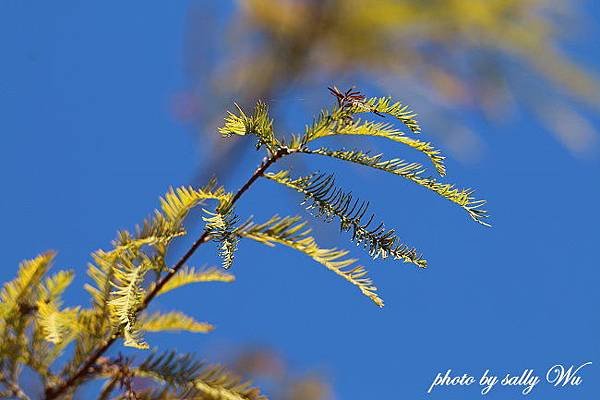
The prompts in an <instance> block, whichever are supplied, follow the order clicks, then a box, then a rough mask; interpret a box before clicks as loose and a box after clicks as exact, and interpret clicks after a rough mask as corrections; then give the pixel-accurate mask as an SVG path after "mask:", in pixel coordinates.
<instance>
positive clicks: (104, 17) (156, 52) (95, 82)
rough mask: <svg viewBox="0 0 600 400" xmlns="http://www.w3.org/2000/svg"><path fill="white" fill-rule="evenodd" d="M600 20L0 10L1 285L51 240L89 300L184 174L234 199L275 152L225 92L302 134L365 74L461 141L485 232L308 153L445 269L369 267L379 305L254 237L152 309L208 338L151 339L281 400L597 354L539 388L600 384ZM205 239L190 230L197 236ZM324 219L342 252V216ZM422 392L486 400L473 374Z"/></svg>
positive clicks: (304, 167)
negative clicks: (95, 281) (131, 235)
mask: <svg viewBox="0 0 600 400" xmlns="http://www.w3.org/2000/svg"><path fill="white" fill-rule="evenodd" d="M599 18H600V5H598V3H597V2H595V1H591V0H589V1H553V0H512V1H511V0H490V1H476V0H474V1H459V0H456V1H424V2H420V1H400V0H397V1H392V0H381V1H372V2H371V1H342V0H339V1H334V0H327V1H310V0H306V1H291V0H278V1H267V0H251V1H240V2H229V1H224V2H217V1H214V2H213V1H180V2H173V3H169V4H168V5H166V4H159V3H153V2H144V3H141V2H131V3H122V2H115V1H108V2H101V3H100V2H95V3H92V2H86V3H83V2H75V1H62V2H42V1H28V2H24V1H13V0H2V1H1V2H0V52H1V59H0V60H1V61H0V110H2V112H1V115H2V116H1V118H0V132H1V138H2V141H1V142H0V143H1V145H0V176H1V177H2V187H3V189H2V196H0V207H1V209H2V211H3V212H2V214H3V215H2V223H1V225H0V226H1V227H2V229H1V230H0V235H1V239H2V240H1V241H0V243H2V245H1V246H2V247H1V248H2V264H3V266H2V268H1V269H0V278H2V280H3V281H4V280H7V279H9V278H10V277H12V276H13V275H14V273H15V271H16V268H17V265H18V262H19V261H20V260H22V259H24V258H29V257H33V256H34V255H36V254H37V253H40V252H42V251H44V250H46V249H56V250H58V251H59V257H58V259H57V263H58V264H59V265H58V266H59V267H68V268H73V269H75V271H76V272H77V276H78V278H77V281H76V282H77V283H79V285H73V286H72V289H71V291H70V293H69V295H68V297H67V300H68V303H69V304H75V303H77V302H80V301H82V299H84V296H86V293H85V292H84V291H83V289H82V288H81V286H82V284H83V283H84V282H85V281H86V276H85V270H86V264H87V262H88V261H89V253H90V252H91V251H93V250H95V249H97V248H102V247H107V246H108V243H109V242H110V240H111V239H112V238H113V237H114V234H115V232H116V230H117V229H120V228H131V227H132V226H133V225H135V224H136V223H138V222H139V221H141V220H142V219H143V218H144V217H145V216H147V215H148V214H149V213H150V212H151V211H152V209H153V208H155V207H156V206H157V204H158V202H157V199H158V196H159V195H161V194H162V193H164V192H165V191H166V190H167V188H168V187H169V186H176V185H182V184H190V183H194V184H196V183H200V182H201V181H203V180H204V179H206V178H207V177H208V176H210V175H213V174H216V175H217V176H218V177H219V178H220V179H221V182H222V183H224V184H226V185H227V186H228V187H230V188H231V189H232V190H233V189H236V188H237V186H238V185H239V184H240V183H241V182H242V181H243V180H245V179H246V177H247V176H248V174H249V172H250V171H251V169H252V168H254V165H255V164H256V163H257V162H258V161H259V160H260V157H261V156H262V155H261V154H258V153H256V152H255V151H254V150H253V149H252V145H251V144H250V143H248V141H244V140H235V139H232V140H231V141H228V142H226V141H224V140H223V139H221V138H220V137H219V136H218V135H217V134H216V132H215V129H214V128H215V127H216V126H217V125H218V124H219V122H220V120H221V119H222V117H223V116H224V114H225V110H226V109H227V108H231V107H232V103H233V101H238V102H239V103H240V104H242V105H249V104H252V103H253V102H254V101H255V100H256V99H257V98H263V99H265V100H266V101H267V102H268V103H270V104H271V106H272V108H273V112H274V116H275V117H276V121H277V124H276V125H277V127H278V128H279V129H280V130H281V131H282V132H298V131H301V130H302V129H303V127H304V124H305V123H307V122H310V120H311V118H312V116H313V115H314V114H316V113H317V112H318V110H319V109H320V108H321V106H323V105H326V104H330V103H331V102H332V99H331V98H330V96H329V95H328V93H327V90H326V87H327V86H328V85H331V84H336V85H337V86H339V87H342V88H346V87H348V86H350V85H356V86H358V87H359V88H361V89H362V90H363V91H364V92H366V93H367V94H369V95H387V94H390V95H393V96H394V97H397V98H399V99H401V100H402V101H403V102H406V103H407V104H410V105H411V106H412V107H413V108H414V109H416V110H417V112H418V113H419V115H420V121H421V123H422V125H423V127H424V133H423V135H425V137H427V138H431V140H433V141H435V142H436V143H439V146H440V147H441V148H442V149H443V150H445V151H446V153H447V154H448V160H447V165H448V171H449V173H448V179H449V180H452V181H454V182H457V183H458V184H460V185H461V186H471V187H475V188H477V193H478V194H479V196H480V197H483V198H486V199H488V200H489V204H488V209H489V210H490V212H491V213H492V216H493V221H492V223H493V225H494V226H493V228H491V229H487V228H484V227H481V226H478V225H477V224H474V223H472V222H471V221H470V220H468V219H467V217H466V216H465V215H464V213H463V212H461V210H460V209H459V208H457V207H452V206H451V205H450V204H448V202H446V201H444V200H443V199H441V198H438V197H437V196H435V195H433V194H431V193H429V192H427V191H426V190H422V189H421V188H419V187H416V186H415V185H413V184H411V183H409V182H405V181H402V180H400V179H399V178H396V177H393V176H386V175H384V174H383V173H377V172H374V171H369V170H366V169H359V168H353V167H351V166H348V165H343V164H342V165H340V164H338V163H334V162H331V161H328V160H318V159H315V158H309V159H304V160H296V161H295V162H294V163H293V164H292V165H290V167H292V168H294V170H295V171H298V172H303V171H308V170H312V169H320V170H327V171H333V172H336V173H337V175H338V177H339V178H338V179H339V182H340V184H342V185H343V186H345V187H346V188H348V189H352V190H353V192H354V193H356V194H357V195H359V196H360V197H362V198H368V199H370V200H371V201H372V206H373V210H374V211H376V212H377V214H378V215H379V216H380V217H381V218H382V219H384V220H385V221H387V222H388V224H390V225H394V226H396V227H397V228H398V231H399V233H400V235H401V237H403V238H404V239H405V241H406V242H408V243H410V244H412V245H415V246H416V247H417V248H419V249H420V250H422V251H423V253H424V254H425V255H426V257H427V258H428V259H429V262H430V268H429V269H427V270H425V271H417V270H415V269H414V268H412V267H410V266H407V265H402V264H398V263H393V262H383V261H377V262H368V264H367V265H369V266H371V271H372V276H373V277H374V279H375V280H376V282H377V283H378V286H379V287H380V290H381V293H382V296H383V297H384V299H385V300H386V307H385V308H384V309H382V310H380V309H377V308H376V307H374V306H373V305H372V304H371V303H370V302H369V301H368V300H367V299H364V298H363V297H362V296H360V295H358V294H357V293H356V291H355V290H354V289H353V288H352V287H349V285H347V284H346V283H345V282H341V281H339V280H338V279H337V278H336V277H335V276H333V275H332V274H330V273H328V272H327V271H325V270H323V269H322V268H321V267H320V266H318V265H315V264H313V263H311V262H310V260H307V259H306V258H304V257H303V256H302V255H301V254H296V253H294V252H292V251H290V250H288V249H283V248H281V249H275V250H273V249H269V248H264V247H260V246H259V245H258V244H255V243H242V245H241V246H240V251H239V253H238V256H237V262H236V265H235V266H234V269H233V272H234V273H235V274H236V276H237V280H236V282H235V283H234V284H230V285H223V284H221V285H218V284H214V285H205V286H196V287H188V288H184V289H181V290H180V291H179V292H175V293H173V294H172V295H170V296H164V298H162V297H161V299H160V302H158V303H157V304H155V305H154V307H156V308H158V309H164V310H168V309H171V308H175V306H177V307H178V308H181V307H179V306H180V305H182V304H183V308H182V310H183V311H185V312H186V313H188V314H190V315H192V316H194V317H196V318H198V319H200V320H207V321H210V322H212V323H215V324H216V325H217V330H216V331H214V332H213V333H211V334H209V335H206V336H203V335H192V334H173V335H156V336H150V335H149V337H148V339H149V340H150V342H151V343H152V344H155V345H157V346H158V347H159V348H161V349H165V348H177V349H178V350H181V351H195V352H197V353H199V354H201V355H202V356H204V357H205V358H207V359H208V360H210V361H215V362H226V363H231V364H233V365H234V366H237V367H238V369H239V370H241V371H242V372H244V373H246V374H248V375H249V376H254V377H255V378H256V382H257V384H259V385H260V386H262V387H263V388H264V389H265V391H266V392H267V393H268V394H272V396H273V398H276V399H308V400H311V399H332V398H335V399H365V398H407V399H416V398H423V397H425V396H426V390H427V388H428V387H429V385H430V383H431V381H432V380H433V378H434V376H435V375H436V374H437V373H438V372H440V371H445V370H447V369H449V368H452V369H453V371H454V372H455V373H457V374H458V373H460V374H462V373H465V372H468V373H472V374H474V375H476V376H478V375H480V374H481V373H482V372H483V371H485V369H490V370H491V372H492V373H496V374H503V373H506V372H511V373H520V372H521V371H522V370H523V369H525V368H533V369H535V371H536V373H538V374H540V375H543V374H545V372H546V370H547V369H548V368H549V367H550V366H552V365H554V364H556V363H564V364H567V365H570V364H579V363H582V362H585V361H592V362H593V365H592V366H591V367H588V369H587V370H586V371H585V372H584V383H583V385H582V386H580V387H576V388H562V389H553V388H552V389H550V388H549V387H548V386H547V385H545V386H541V385H539V387H537V388H536V389H535V391H534V392H533V394H532V395H530V396H535V397H537V398H544V399H574V398H577V399H579V398H581V399H584V398H592V397H593V396H594V395H598V394H600V381H599V380H598V379H595V378H594V377H597V376H598V374H599V371H600V369H599V368H600V341H599V340H598V338H599V337H600V317H599V315H598V312H597V306H598V304H600V292H599V291H598V290H597V288H598V284H599V283H600V272H599V270H598V267H599V263H598V245H599V244H600V243H599V238H600V235H599V234H598V226H599V224H600V211H599V209H598V204H600V185H599V183H600V157H599V146H598V139H599V136H598V134H597V133H596V131H595V127H597V126H598V123H599V122H600V121H599V118H598V108H599V105H600V90H598V88H599V87H600V86H599V85H598V75H599V72H600V71H599V70H600V62H599V60H600V41H598V40H597V38H598V37H600V35H599V34H600V24H599V23H598V20H599ZM342 144H343V145H345V146H347V147H354V146H356V145H357V142H351V141H347V142H343V143H342ZM360 144H361V146H368V147H369V148H371V149H373V150H375V151H377V150H382V149H384V148H385V151H386V153H387V154H388V155H390V156H392V155H394V156H402V157H405V158H411V159H413V158H414V157H415V154H414V153H411V152H409V151H403V149H400V148H396V147H394V146H389V145H386V144H387V143H385V142H383V143H382V142H381V141H369V142H367V143H366V144H365V143H364V142H360ZM341 166H343V167H344V168H340V167H341ZM299 200H300V199H299V198H298V197H297V196H296V195H295V194H293V193H289V192H286V191H285V190H284V189H283V188H280V187H276V186H274V185H273V184H272V183H270V182H260V183H259V184H257V185H256V188H255V190H254V191H253V193H251V194H250V195H249V196H247V197H245V198H244V200H243V201H242V202H240V206H239V208H238V213H239V214H240V215H241V216H245V215H249V214H254V215H256V216H257V217H259V218H260V217H264V216H267V215H270V214H271V213H273V212H278V213H302V212H303V211H302V210H301V209H300V208H299V207H298V206H296V205H295V204H297V203H298V201H299ZM194 218H196V219H198V218H199V215H196V216H192V219H194ZM315 225H318V223H315ZM200 229H201V226H200V225H199V223H195V222H194V221H193V220H192V221H191V222H190V231H191V235H190V236H191V237H193V236H194V233H195V232H198V231H199V230H200ZM317 233H318V235H319V236H320V237H321V238H322V240H321V242H323V243H324V244H330V245H340V246H347V243H346V242H345V239H346V238H344V237H340V236H339V234H338V232H337V229H336V227H333V226H319V227H318V228H317ZM185 245H186V242H185V240H184V241H182V242H181V243H179V244H178V247H177V248H176V249H174V250H175V251H183V250H184V249H185ZM214 253H215V249H214V248H210V247H209V246H207V248H206V249H203V250H202V251H201V252H200V253H198V254H197V255H196V256H195V257H194V262H193V264H194V265H198V266H201V265H211V264H214V263H216V262H218V260H217V259H216V258H215V255H214ZM357 255H359V256H361V254H360V252H358V253H357ZM176 256H177V254H173V257H176ZM362 259H363V261H365V262H366V261H367V258H366V257H364V256H363V257H362ZM31 385H32V386H35V382H32V383H31ZM34 389H35V388H34ZM519 392H520V391H519V390H517V389H512V388H496V389H494V390H493V391H492V392H491V393H490V394H489V395H488V396H487V397H489V398H492V399H505V398H515V397H518V396H520V394H519ZM85 396H86V394H82V398H86V397H85ZM428 397H431V398H432V399H447V398H449V397H451V398H455V397H456V398H458V397H460V398H462V399H471V398H472V399H477V398H479V397H480V395H479V390H478V388H476V387H471V388H466V389H456V388H449V389H438V390H436V391H434V392H433V393H432V394H431V395H428Z"/></svg>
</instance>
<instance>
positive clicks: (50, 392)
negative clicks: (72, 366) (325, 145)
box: [46, 148, 290, 400]
mask: <svg viewBox="0 0 600 400" xmlns="http://www.w3.org/2000/svg"><path fill="white" fill-rule="evenodd" d="M288 154H290V151H289V150H288V149H287V148H282V149H280V150H278V151H277V152H275V154H273V155H270V156H269V157H267V158H265V159H264V160H263V162H262V163H261V164H260V165H259V166H258V168H257V169H256V170H255V171H254V173H253V174H252V175H251V176H250V178H249V179H248V180H247V181H246V182H245V183H244V184H243V185H242V187H241V188H240V189H239V190H238V191H237V192H236V193H235V194H234V195H233V196H232V197H231V199H230V200H229V204H231V205H233V204H235V203H236V202H237V201H238V200H239V199H240V197H242V196H243V195H244V193H246V191H247V190H248V189H249V188H250V187H251V186H252V185H253V184H254V183H255V182H256V180H257V179H258V178H259V177H260V176H262V175H263V174H264V172H265V171H266V170H267V169H268V168H269V167H270V166H271V165H272V164H273V163H275V162H276V161H278V160H279V159H280V158H281V157H284V156H285V155H288ZM210 239H211V237H210V233H209V232H208V231H204V232H203V233H202V234H201V235H200V236H199V237H198V239H196V241H195V242H194V243H193V244H192V246H191V247H190V248H189V249H188V250H187V251H186V252H185V253H184V254H183V256H181V258H180V259H179V260H178V261H177V262H176V263H175V265H174V266H173V268H171V270H170V271H169V272H168V273H167V274H166V275H165V276H164V277H163V278H162V279H161V280H160V281H159V282H158V283H157V284H156V285H155V286H154V287H153V288H152V290H150V291H149V292H148V294H147V295H146V297H145V299H144V301H143V302H142V303H141V305H140V307H139V309H138V312H140V311H143V310H145V309H146V308H147V307H148V305H149V304H150V302H151V301H152V299H154V297H156V296H157V295H158V294H159V293H160V292H161V290H162V288H163V287H164V286H165V285H166V284H167V283H168V282H169V281H170V280H171V278H173V276H175V275H176V274H177V272H178V271H179V270H180V269H181V268H183V266H184V265H185V264H186V263H187V261H188V260H189V259H190V257H191V256H192V255H193V254H194V253H195V252H196V250H198V248H199V247H200V246H201V245H202V244H204V243H206V242H207V241H209V240H210ZM118 337H119V336H118V335H117V334H116V333H112V334H111V336H110V337H109V338H108V339H107V340H106V341H105V342H104V344H102V345H101V346H99V347H98V348H97V349H96V350H95V351H94V352H93V353H92V354H91V355H90V356H89V357H88V359H87V360H86V361H85V362H84V363H83V365H82V366H81V367H80V368H79V369H78V370H77V371H76V372H75V373H74V374H73V375H72V376H71V377H69V378H68V379H66V380H65V381H63V383H62V384H60V385H58V386H56V387H48V388H46V399H48V400H51V399H56V398H57V397H59V396H61V395H62V394H63V393H64V392H65V391H66V390H67V389H68V388H69V387H71V386H73V384H74V383H76V382H78V381H79V380H80V379H82V378H83V377H84V376H85V375H86V374H87V373H89V371H90V369H91V368H92V367H93V366H94V364H95V363H96V362H97V361H98V358H100V357H101V356H102V355H103V354H104V353H106V351H107V350H108V349H109V348H110V347H111V346H112V345H113V344H114V343H115V341H116V340H117V339H118Z"/></svg>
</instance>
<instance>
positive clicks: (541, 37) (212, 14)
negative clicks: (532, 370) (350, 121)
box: [176, 0, 600, 170]
mask: <svg viewBox="0 0 600 400" xmlns="http://www.w3.org/2000/svg"><path fill="white" fill-rule="evenodd" d="M583 6H584V5H583V4H582V3H580V2H578V1H559V0H473V1H463V0H427V1H415V0H376V1H364V0H247V1H239V2H237V3H235V4H234V5H233V7H231V8H229V7H225V6H223V4H221V5H220V6H214V5H213V6H212V7H211V6H210V5H209V4H206V2H201V3H200V5H199V6H195V5H192V7H191V10H190V17H189V21H188V25H189V29H188V35H187V50H186V51H187V65H186V72H187V74H188V78H189V86H190V89H189V91H188V92H187V93H186V94H183V95H182V96H180V97H179V98H178V101H177V103H176V106H177V112H178V113H179V116H180V117H182V118H183V119H187V120H190V119H191V120H195V121H196V122H197V124H198V125H197V126H200V127H202V128H203V129H202V130H201V131H202V132H204V131H205V130H204V128H205V127H207V126H209V127H213V126H214V125H215V116H216V115H219V112H220V110H221V109H222V107H223V103H225V104H227V103H229V102H230V101H231V99H232V98H235V99H238V100H240V102H241V104H242V105H248V104H250V103H252V102H254V101H255V100H257V99H264V100H265V101H267V102H274V106H277V102H279V101H286V104H287V105H290V104H296V107H295V108H299V107H300V106H304V105H298V100H299V99H301V100H303V99H308V100H319V101H320V99H317V98H315V97H314V95H313V94H312V93H314V92H315V89H316V88H321V87H324V86H327V85H329V84H331V83H332V82H333V83H336V84H340V83H341V82H343V83H348V84H355V83H357V84H359V85H363V82H367V83H368V84H369V85H371V86H375V88H377V87H380V88H381V87H384V88H386V89H388V90H389V88H393V89H395V90H399V89H400V88H401V91H402V93H404V96H405V100H407V101H410V102H411V103H413V104H414V105H416V106H418V108H419V109H420V110H421V112H422V113H423V114H424V115H425V116H426V118H427V120H428V121H429V126H428V129H427V130H428V131H432V132H439V133H438V134H440V135H441V138H442V139H443V140H444V142H445V146H446V147H447V148H448V150H449V151H451V152H452V153H453V154H454V155H455V156H457V157H462V158H469V157H472V156H474V155H475V156H476V155H477V153H478V151H479V148H480V146H481V140H480V138H479V136H478V135H477V134H474V133H473V132H472V129H471V126H472V124H471V123H469V121H468V120H467V119H466V118H465V115H466V113H465V111H469V110H471V111H476V112H479V113H480V114H481V115H483V116H484V117H485V118H486V119H487V120H488V121H494V122H502V121H506V120H507V119H510V118H512V117H513V116H514V114H515V110H517V108H518V107H524V108H526V109H527V110H528V114H529V115H534V116H537V117H538V119H539V122H540V123H541V124H542V125H543V126H544V127H546V128H547V129H548V130H549V131H551V132H552V133H553V134H554V135H555V136H556V137H557V138H558V139H559V140H560V141H561V142H562V143H563V144H564V146H565V147H566V148H567V149H568V150H569V151H571V152H572V153H574V154H586V153H588V152H589V151H590V149H591V148H592V147H593V145H594V143H595V141H596V134H595V131H594V128H593V127H592V125H591V124H590V122H589V121H588V120H587V119H586V118H585V116H584V115H582V112H581V110H582V107H574V104H579V105H580V106H583V110H586V109H588V110H589V109H592V110H597V107H598V105H600V95H599V93H600V90H599V89H600V85H599V83H598V79H597V77H596V76H595V75H594V74H592V73H590V72H588V71H586V69H585V67H584V66H583V65H582V63H581V62H578V61H576V60H574V59H573V56H572V54H570V53H569V52H567V51H565V50H563V46H564V45H568V44H572V42H573V40H574V39H576V38H577V36H576V35H578V36H582V35H585V34H586V31H585V28H583V29H582V28H581V27H584V26H586V23H588V22H589V21H586V20H585V16H584V10H583ZM223 9H225V10H223ZM217 17H218V18H217ZM214 32H218V33H219V34H215V33H214ZM375 88H373V89H375ZM208 93H210V96H207V94H208ZM208 97H210V101H207V100H206V99H207V98H208ZM219 100H220V101H219ZM586 107H587V108H586ZM275 108H277V107H275ZM206 131H207V132H208V131H209V130H206ZM205 143H206V142H203V145H205ZM214 146H215V147H216V148H217V149H218V150H219V151H217V152H213V153H211V156H212V158H211V159H210V160H209V161H208V163H209V164H210V165H211V167H214V166H215V165H217V167H220V168H219V169H221V170H223V169H224V168H223V167H224V166H223V165H222V163H221V162H220V161H219V160H222V159H223V153H227V152H233V151H241V150H242V149H241V148H240V147H241V146H243V145H240V144H238V145H237V146H238V148H236V147H235V146H236V145H232V144H224V143H221V142H216V143H214Z"/></svg>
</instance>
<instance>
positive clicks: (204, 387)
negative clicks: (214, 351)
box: [134, 352, 266, 400]
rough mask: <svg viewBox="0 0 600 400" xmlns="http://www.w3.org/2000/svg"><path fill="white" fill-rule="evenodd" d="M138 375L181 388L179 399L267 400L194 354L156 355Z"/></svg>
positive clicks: (236, 378) (142, 365) (237, 379)
mask: <svg viewBox="0 0 600 400" xmlns="http://www.w3.org/2000/svg"><path fill="white" fill-rule="evenodd" d="M134 373H135V374H136V375H137V376H145V377H148V378H152V379H154V380H156V381H157V382H160V383H164V384H167V385H168V388H169V387H170V388H173V389H179V398H198V399H207V400H266V398H265V397H264V396H262V395H261V394H260V391H259V390H258V389H256V388H253V387H252V386H251V385H250V384H249V383H247V382H244V381H242V380H240V379H239V378H238V377H236V376H235V375H233V374H231V373H230V372H228V371H226V370H225V369H224V368H222V367H220V366H210V365H206V364H204V363H202V362H199V361H197V360H195V359H194V357H193V356H192V355H190V354H181V355H180V354H177V353H175V352H166V353H162V354H160V355H157V354H152V355H150V356H149V357H148V358H146V360H144V362H143V363H142V364H140V365H139V366H138V367H137V368H136V369H135V370H134Z"/></svg>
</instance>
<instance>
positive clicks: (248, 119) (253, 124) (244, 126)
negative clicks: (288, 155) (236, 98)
mask: <svg viewBox="0 0 600 400" xmlns="http://www.w3.org/2000/svg"><path fill="white" fill-rule="evenodd" d="M235 106H236V108H237V109H238V113H239V115H236V114H234V113H232V112H228V113H227V117H226V118H225V124H224V125H223V126H222V127H220V128H219V133H221V135H223V136H225V137H227V136H230V135H241V136H243V135H255V136H256V137H257V138H258V143H257V146H256V147H257V149H258V148H260V147H261V146H263V145H264V146H265V147H267V149H268V150H269V151H270V152H271V153H274V152H275V151H277V149H278V148H279V146H280V145H281V144H280V143H279V141H278V140H277V138H275V133H274V132H273V120H272V119H271V117H270V116H269V107H268V106H267V104H266V103H264V102H263V101H258V102H257V103H256V107H255V108H254V113H253V114H252V115H250V116H248V115H246V113H244V111H243V110H242V109H241V108H240V106H238V105H237V104H236V105H235Z"/></svg>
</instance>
